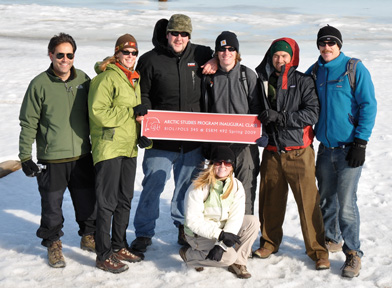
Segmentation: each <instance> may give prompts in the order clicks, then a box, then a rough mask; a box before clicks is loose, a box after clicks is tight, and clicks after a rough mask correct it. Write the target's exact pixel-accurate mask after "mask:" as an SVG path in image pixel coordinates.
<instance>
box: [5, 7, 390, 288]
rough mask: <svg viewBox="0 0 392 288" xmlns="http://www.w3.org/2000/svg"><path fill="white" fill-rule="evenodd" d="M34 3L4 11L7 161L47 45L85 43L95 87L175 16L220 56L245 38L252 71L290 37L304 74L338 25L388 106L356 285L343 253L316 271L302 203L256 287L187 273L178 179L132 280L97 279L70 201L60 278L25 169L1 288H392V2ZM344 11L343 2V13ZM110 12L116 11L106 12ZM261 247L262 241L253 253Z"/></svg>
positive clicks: (257, 272) (364, 197)
mask: <svg viewBox="0 0 392 288" xmlns="http://www.w3.org/2000/svg"><path fill="white" fill-rule="evenodd" d="M24 2H25V3H24ZM28 2H29V1H0V75H1V76H0V123H1V125H0V162H2V161H6V160H11V159H17V154H18V135H19V131H20V128H19V124H18V114H19V108H20V104H21V101H22V98H23V95H24V92H25V90H26V88H27V86H28V84H29V82H30V80H31V79H32V78H33V77H34V76H36V75H37V74H38V73H40V72H41V71H43V70H45V69H46V68H47V67H48V65H49V63H50V62H49V58H48V57H47V55H46V54H47V44H48V41H49V39H50V38H51V37H52V36H53V35H54V34H58V33H59V32H66V33H69V34H71V35H72V36H74V38H75V40H76V42H77V44H78V50H77V53H76V60H75V66H76V67H77V68H80V69H82V70H84V71H85V72H87V73H88V74H89V75H90V76H91V77H93V76H94V75H95V73H94V71H93V65H94V63H95V61H97V60H101V59H102V58H104V57H105V56H107V55H110V54H111V53H112V51H113V46H114V42H115V40H116V39H117V37H118V36H119V35H121V34H124V33H131V34H133V35H134V36H135V37H136V39H137V40H138V41H139V45H140V50H141V52H142V53H143V52H146V51H148V50H149V49H151V37H152V29H153V26H154V24H155V22H156V21H157V20H158V19H160V18H163V17H165V18H169V17H170V15H172V14H174V13H184V14H187V15H189V16H191V18H192V21H193V25H194V33H193V34H192V41H193V42H195V43H200V44H205V45H210V46H213V45H214V40H215V37H216V36H217V35H218V34H219V33H220V32H221V31H222V30H232V31H234V32H236V33H237V35H238V37H239V40H240V45H241V47H240V50H241V52H242V56H243V57H242V58H243V64H245V65H247V66H249V67H251V68H255V67H256V66H257V65H258V64H259V63H260V61H261V60H262V57H263V55H264V53H265V51H266V49H267V48H268V46H269V45H270V43H271V41H272V40H274V39H276V38H280V37H283V36H287V37H291V38H294V39H296V40H297V41H298V43H299V46H300V48H301V61H300V66H299V70H300V71H305V70H306V69H307V68H308V67H309V66H310V65H311V64H312V63H313V62H314V61H315V60H316V58H317V57H318V51H317V49H316V45H315V38H316V34H317V31H318V29H319V28H320V27H322V26H324V25H326V24H331V25H333V26H335V27H338V28H339V29H340V30H341V32H342V34H343V40H344V44H343V51H344V52H345V53H346V55H349V56H352V57H357V58H360V59H362V61H363V62H364V64H365V66H366V67H367V68H368V69H369V70H370V72H371V74H372V78H373V81H374V84H375V87H376V96H377V100H378V115H377V120H376V126H375V128H374V131H373V135H372V137H371V140H370V142H369V145H368V149H367V159H366V162H365V167H364V170H363V173H362V178H361V181H360V186H359V191H358V204H359V208H360V213H361V234H360V235H361V242H362V249H363V251H364V253H365V255H364V257H363V258H362V267H363V268H362V270H361V274H360V276H359V277H358V278H355V279H351V280H350V279H343V278H342V277H341V276H340V273H341V271H340V268H341V266H342V264H343V261H344V255H343V253H336V254H331V255H330V260H331V269H330V270H326V271H316V270H315V269H314V263H313V261H311V260H310V259H309V258H308V257H307V256H306V254H305V248H304V244H303V239H302V234H301V229H300V225H299V217H298V213H297V208H296V204H295V201H294V199H293V197H292V196H291V194H290V197H289V202H288V204H287V213H286V219H285V224H284V235H285V236H284V238H283V243H282V245H281V247H280V250H279V252H278V253H277V254H275V255H273V256H271V258H269V259H267V260H259V259H250V260H249V262H248V269H249V271H250V272H251V273H252V278H251V279H249V280H240V279H237V278H236V277H234V276H233V275H232V274H231V273H229V272H227V271H226V270H225V269H219V268H207V269H205V270H204V271H203V272H201V273H197V272H195V271H194V270H191V269H187V267H186V266H185V265H184V264H183V262H182V261H181V258H180V256H179V255H178V249H179V248H180V247H179V246H178V245H177V244H176V239H177V231H176V229H175V227H174V226H173V225H172V224H171V223H172V221H171V218H170V212H169V203H170V199H171V191H172V189H173V183H172V181H169V183H168V185H167V187H166V189H165V191H164V193H163V194H162V197H161V217H160V219H159V220H158V223H157V229H156V237H154V239H153V245H152V246H150V247H149V249H148V252H147V253H146V254H145V256H146V258H145V260H144V261H143V262H141V263H137V264H132V265H130V269H129V270H128V271H126V272H124V273H122V274H120V275H113V274H111V273H106V272H103V271H101V270H98V269H96V268H95V255H94V254H92V253H88V252H85V251H82V250H80V249H79V241H80V237H79V236H78V235H77V230H78V228H77V225H76V222H75V221H74V219H75V217H74V212H73V207H72V202H71V199H70V197H69V193H68V191H67V192H66V193H65V198H64V204H63V210H64V215H65V224H64V225H65V226H64V232H65V235H64V237H62V241H63V251H64V255H65V258H66V261H67V267H66V268H64V269H53V268H50V267H49V266H48V265H47V259H46V257H47V252H46V248H44V247H42V246H41V245H40V240H39V239H38V238H37V237H36V236H35V232H36V230H37V228H38V226H39V221H40V197H39V193H38V190H37V184H36V180H35V179H32V178H27V177H26V176H25V175H24V174H23V172H22V171H21V170H19V171H17V172H14V173H13V174H10V175H8V176H6V177H4V178H1V179H0V196H1V199H2V200H1V201H0V219H1V220H0V287H7V288H8V287H55V286H56V287H109V286H116V287H125V286H131V287H143V288H145V287H149V288H150V287H217V286H226V287H228V286H230V287H312V288H315V287H366V288H367V287H381V288H391V287H392V275H391V271H392V229H391V228H392V224H391V209H392V193H391V189H392V175H391V168H390V167H391V165H390V163H391V161H392V152H391V151H390V148H389V147H390V143H391V141H392V121H391V118H389V117H390V116H388V115H390V114H389V113H390V111H391V109H392V98H391V97H390V94H389V93H390V92H389V90H390V86H389V84H388V83H390V79H391V76H390V75H391V74H392V68H391V67H392V66H389V65H391V64H392V54H391V52H390V51H391V48H392V38H391V36H390V35H392V34H391V32H392V21H391V19H390V18H388V17H386V14H387V12H386V11H391V10H390V8H391V4H390V3H389V2H388V1H383V0H377V1H372V2H371V3H370V4H369V3H368V1H345V3H344V4H342V3H340V4H339V5H345V6H343V7H342V9H339V10H337V9H336V11H335V10H334V9H332V8H331V6H328V7H325V9H324V7H322V6H321V5H322V4H314V2H312V3H310V2H311V1H309V4H308V5H307V3H306V1H299V4H298V5H302V7H299V6H297V7H293V5H294V3H291V1H290V2H288V1H287V3H284V2H285V1H279V2H280V3H279V4H276V5H278V6H279V7H276V8H274V7H273V6H272V4H263V3H262V2H263V1H244V3H243V6H241V5H239V4H235V1H225V2H223V1H222V2H221V1H216V2H214V4H212V3H211V5H210V6H208V5H207V4H206V3H205V2H203V1H201V0H196V2H193V1H192V3H193V4H191V3H186V4H184V3H185V2H184V1H180V0H178V1H175V0H173V1H170V0H169V1H168V2H167V3H166V4H165V3H159V4H158V3H155V2H156V1H142V0H140V1H111V2H109V1H85V2H86V3H88V4H86V5H85V6H83V4H75V3H76V2H78V3H79V1H69V3H68V5H69V6H68V7H64V6H62V7H60V6H56V5H59V4H56V3H53V2H57V1H51V0H44V1H35V2H36V3H38V4H32V5H27V4H26V3H28ZM74 2H75V3H74ZM95 2H96V3H95ZM186 2H187V1H186ZM275 2H276V1H275ZM338 2H339V1H332V2H331V3H332V4H331V5H333V4H336V3H338ZM12 3H14V4H12ZM18 3H20V4H18ZM80 3H84V2H80ZM110 3H112V4H110ZM223 3H225V5H226V7H223V6H222V5H223ZM353 3H355V5H354V4H353ZM95 4H96V6H95ZM323 4H325V5H328V4H327V3H323ZM349 4H352V5H349ZM263 5H265V6H263ZM108 6H112V7H113V8H112V9H104V8H107V7H108ZM348 7H349V8H350V9H351V10H350V9H348ZM278 8H279V9H278ZM282 8H285V9H282ZM302 8H303V9H302ZM388 8H389V10H388ZM383 9H384V10H383ZM334 12H335V13H334ZM323 13H325V14H323ZM390 73H391V74H390ZM316 147H317V142H316ZM142 157H143V150H141V151H140V155H139V158H138V162H139V166H138V172H137V180H136V185H135V197H134V199H133V202H132V209H131V221H130V223H131V225H130V226H129V228H128V231H127V237H128V241H129V242H131V241H132V240H133V239H134V228H133V225H132V222H133V216H134V212H135V208H136V205H137V203H138V200H139V195H140V191H141V181H142V178H143V174H142V171H141V166H140V164H141V161H142ZM256 201H257V200H256ZM256 206H257V205H256ZM257 247H258V240H257V241H256V243H255V244H254V246H253V248H254V249H256V248H257Z"/></svg>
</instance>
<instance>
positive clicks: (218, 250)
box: [206, 245, 225, 262]
mask: <svg viewBox="0 0 392 288" xmlns="http://www.w3.org/2000/svg"><path fill="white" fill-rule="evenodd" d="M223 252H225V250H223V248H222V247H220V246H218V245H215V246H214V248H212V249H211V250H210V252H209V253H208V255H207V257H206V259H210V260H213V261H218V262H219V261H220V260H222V256H223Z"/></svg>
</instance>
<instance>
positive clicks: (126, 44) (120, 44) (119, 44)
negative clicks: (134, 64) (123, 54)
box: [114, 34, 138, 53]
mask: <svg viewBox="0 0 392 288" xmlns="http://www.w3.org/2000/svg"><path fill="white" fill-rule="evenodd" d="M124 48H135V49H136V50H138V49H137V42H136V39H135V37H133V36H132V35H131V34H124V35H122V36H120V37H119V38H118V39H117V41H116V46H115V47H114V53H117V52H118V51H120V50H123V49H124Z"/></svg>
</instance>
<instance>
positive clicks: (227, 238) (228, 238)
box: [218, 231, 241, 247]
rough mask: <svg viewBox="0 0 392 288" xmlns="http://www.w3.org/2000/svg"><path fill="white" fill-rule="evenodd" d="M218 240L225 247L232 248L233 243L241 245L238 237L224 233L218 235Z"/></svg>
mask: <svg viewBox="0 0 392 288" xmlns="http://www.w3.org/2000/svg"><path fill="white" fill-rule="evenodd" d="M218 240H219V241H223V243H225V245H226V246H227V247H233V246H234V244H235V243H237V244H241V241H240V236H238V235H235V234H233V233H230V232H225V231H222V232H221V233H220V235H219V239H218Z"/></svg>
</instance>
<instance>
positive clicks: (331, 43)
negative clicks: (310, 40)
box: [317, 41, 336, 47]
mask: <svg viewBox="0 0 392 288" xmlns="http://www.w3.org/2000/svg"><path fill="white" fill-rule="evenodd" d="M317 45H318V46H320V47H325V46H326V45H328V46H329V47H332V46H335V45H336V41H328V42H324V41H319V42H318V43H317Z"/></svg>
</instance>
